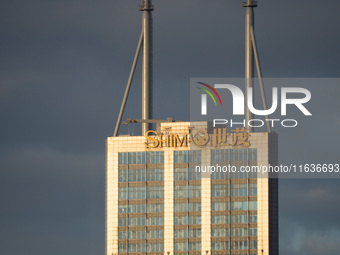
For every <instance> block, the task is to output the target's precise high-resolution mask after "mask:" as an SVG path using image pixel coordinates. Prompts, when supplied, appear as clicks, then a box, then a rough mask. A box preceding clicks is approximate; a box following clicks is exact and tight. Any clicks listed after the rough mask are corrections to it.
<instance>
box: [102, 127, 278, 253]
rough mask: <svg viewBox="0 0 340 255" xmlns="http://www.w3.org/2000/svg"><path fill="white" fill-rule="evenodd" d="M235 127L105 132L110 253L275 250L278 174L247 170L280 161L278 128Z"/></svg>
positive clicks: (107, 231)
mask: <svg viewBox="0 0 340 255" xmlns="http://www.w3.org/2000/svg"><path fill="white" fill-rule="evenodd" d="M232 129H233V130H226V129H224V128H212V127H211V126H210V125H209V123H208V122H164V123H160V124H158V125H157V129H156V130H155V131H149V132H147V133H146V134H145V136H117V137H108V139H107V169H106V255H112V254H116V255H118V254H162V255H163V254H165V255H168V254H169V255H170V254H171V255H172V254H248V255H253V254H260V255H268V254H270V255H276V254H278V186H277V179H269V178H268V176H266V175H264V176H262V175H261V174H260V173H256V172H254V171H253V172H252V171H249V170H251V169H252V166H253V169H256V168H255V167H256V166H257V169H258V168H259V167H260V166H268V165H269V164H270V165H276V164H277V157H278V151H277V135H276V134H275V133H267V132H256V133H252V132H248V131H247V130H244V129H237V128H232ZM247 166H248V168H246V167H247ZM246 170H248V171H246Z"/></svg>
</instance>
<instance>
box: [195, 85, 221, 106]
mask: <svg viewBox="0 0 340 255" xmlns="http://www.w3.org/2000/svg"><path fill="white" fill-rule="evenodd" d="M197 83H198V84H201V85H203V86H205V87H207V88H208V89H210V90H211V91H212V92H213V93H214V94H215V95H216V96H217V98H218V100H219V101H220V104H221V106H222V100H221V98H220V95H219V94H218V93H217V91H216V90H215V89H214V88H213V87H211V86H210V85H208V84H206V83H203V82H197ZM197 88H198V89H200V90H203V91H204V92H205V93H207V94H208V95H209V96H210V97H211V98H212V100H213V101H214V103H215V106H217V103H216V100H215V97H214V96H213V95H212V94H211V92H210V91H209V90H207V89H204V88H201V87H197Z"/></svg>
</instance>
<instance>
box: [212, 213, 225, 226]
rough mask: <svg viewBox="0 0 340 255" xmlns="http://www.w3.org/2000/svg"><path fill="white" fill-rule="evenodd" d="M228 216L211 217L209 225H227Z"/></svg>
mask: <svg viewBox="0 0 340 255" xmlns="http://www.w3.org/2000/svg"><path fill="white" fill-rule="evenodd" d="M228 223H229V215H212V216H211V224H228Z"/></svg>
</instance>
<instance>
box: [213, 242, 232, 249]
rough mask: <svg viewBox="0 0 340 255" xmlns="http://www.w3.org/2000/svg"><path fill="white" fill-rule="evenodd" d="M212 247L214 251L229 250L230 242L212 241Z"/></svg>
mask: <svg viewBox="0 0 340 255" xmlns="http://www.w3.org/2000/svg"><path fill="white" fill-rule="evenodd" d="M211 249H212V250H213V251H222V250H229V242H224V241H221V242H211Z"/></svg>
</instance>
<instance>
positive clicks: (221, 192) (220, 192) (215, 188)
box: [211, 184, 229, 197]
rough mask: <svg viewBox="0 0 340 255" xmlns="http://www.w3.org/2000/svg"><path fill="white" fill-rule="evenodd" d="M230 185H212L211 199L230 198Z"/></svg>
mask: <svg viewBox="0 0 340 255" xmlns="http://www.w3.org/2000/svg"><path fill="white" fill-rule="evenodd" d="M228 196H229V185H228V184H222V185H211V197H228Z"/></svg>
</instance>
